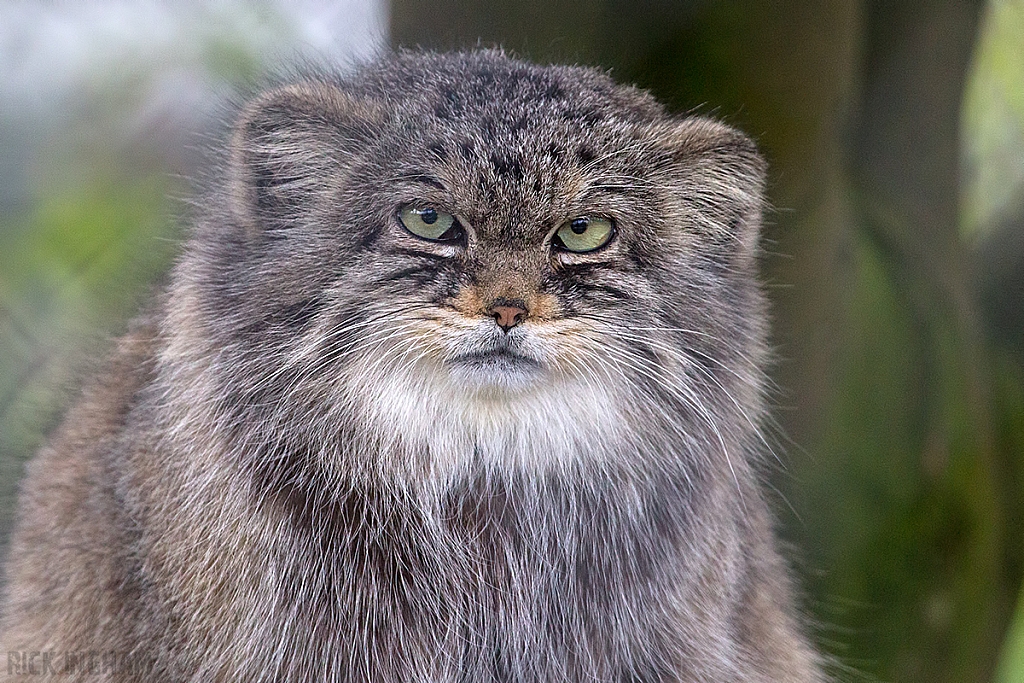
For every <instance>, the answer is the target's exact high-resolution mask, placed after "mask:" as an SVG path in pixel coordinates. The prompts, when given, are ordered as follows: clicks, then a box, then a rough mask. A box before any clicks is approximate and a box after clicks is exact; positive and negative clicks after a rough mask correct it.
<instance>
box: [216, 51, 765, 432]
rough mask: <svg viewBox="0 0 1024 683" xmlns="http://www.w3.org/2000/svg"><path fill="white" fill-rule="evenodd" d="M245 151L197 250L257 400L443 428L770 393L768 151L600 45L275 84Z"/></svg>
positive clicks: (705, 415)
mask: <svg viewBox="0 0 1024 683" xmlns="http://www.w3.org/2000/svg"><path fill="white" fill-rule="evenodd" d="M230 175H231V191H230V194H229V196H228V201H227V202H226V203H225V204H226V213H225V214H224V215H223V216H222V218H221V219H220V220H219V221H218V220H212V221H210V225H208V226H207V228H206V229H210V230H222V231H223V230H233V231H234V235H235V239H234V240H233V241H229V240H224V239H217V240H210V241H209V244H210V245H214V246H215V248H216V249H217V250H218V251H216V252H211V253H208V254H205V255H203V259H202V260H201V264H202V265H201V269H204V271H203V272H204V273H205V275H204V278H205V282H206V283H207V286H208V287H211V288H216V289H217V296H216V297H209V298H208V303H207V308H210V309H214V308H218V310H216V311H213V314H212V315H211V316H210V323H209V324H210V326H211V327H213V328H215V329H216V330H218V331H219V332H220V337H221V339H222V340H223V347H224V348H225V349H230V352H231V353H238V354H239V356H240V357H241V360H240V362H241V363H243V364H244V365H245V367H246V368H248V369H249V370H250V373H249V376H248V378H249V379H250V382H251V384H250V389H251V394H246V398H245V399H244V400H245V401H248V402H250V403H252V404H259V405H277V406H281V405H284V406H290V405H300V406H304V407H303V408H302V410H306V411H313V412H316V411H321V412H322V411H329V410H330V406H333V405H338V404H349V405H351V404H359V405H362V406H369V407H370V408H369V409H371V410H375V411H378V412H380V413H381V414H382V415H385V416H386V418H387V420H388V421H391V422H394V421H398V422H402V421H406V422H408V421H410V420H414V421H417V423H418V424H421V428H422V431H423V432H424V433H430V432H431V430H434V431H436V430H437V429H438V425H439V424H442V423H443V422H444V421H445V420H456V421H464V420H466V419H470V418H468V417H467V416H471V420H472V421H474V422H475V423H479V424H485V423H488V422H489V421H493V420H495V419H498V420H500V419H502V418H499V417H495V416H496V415H507V414H512V413H514V414H516V415H517V419H518V420H519V421H520V422H523V421H524V420H525V421H526V422H529V421H530V419H533V418H529V417H528V416H529V415H534V416H535V418H536V420H537V421H538V423H540V422H543V421H544V420H548V424H549V425H550V421H551V420H552V419H557V418H553V417H552V416H553V415H559V414H566V413H569V414H576V415H580V414H582V415H587V416H589V417H587V418H586V419H585V420H583V422H582V423H579V424H583V423H585V427H582V428H581V429H583V430H584V431H586V430H587V429H597V428H599V427H600V425H601V424H602V420H604V418H603V417H602V411H603V414H604V415H609V414H611V413H612V412H614V413H616V414H617V415H621V413H622V412H623V411H624V410H626V409H627V408H628V409H629V410H636V409H637V408H636V407H637V406H646V407H644V408H643V409H642V410H641V412H643V411H644V410H646V411H647V412H650V410H651V409H655V410H658V411H663V412H664V411H666V410H668V411H670V412H671V411H674V410H676V407H675V406H684V407H685V406H688V408H687V409H688V410H689V411H690V412H691V413H693V414H694V415H696V416H697V417H695V418H694V419H695V420H697V421H702V420H703V421H704V422H707V421H709V420H710V416H711V415H712V413H714V412H715V411H719V412H721V411H723V410H732V409H733V408H730V406H735V407H736V409H738V410H740V411H741V412H742V411H743V410H744V409H745V407H749V406H751V405H752V402H753V401H755V399H754V398H753V395H754V394H756V393H757V392H758V391H759V388H758V387H759V383H760V380H759V378H758V377H757V376H756V367H757V365H758V363H759V361H760V354H761V353H762V346H763V341H762V333H761V328H760V310H761V298H760V292H759V291H758V288H757V284H756V281H755V278H754V265H755V264H754V257H755V253H756V240H757V230H758V226H759V216H760V209H761V183H762V179H761V177H762V164H761V161H760V158H759V156H758V155H757V153H756V151H755V150H754V148H753V146H752V144H751V143H750V142H749V141H748V140H747V139H746V138H744V137H743V136H741V135H740V134H738V133H736V132H735V131H732V130H731V129H729V128H727V127H725V126H722V125H720V124H717V123H713V122H710V121H707V120H703V119H686V120H676V119H673V118H671V117H669V116H667V115H666V114H664V113H663V111H662V110H661V108H660V107H659V106H658V105H657V104H656V103H654V101H653V100H652V99H651V98H650V97H649V96H648V95H646V94H645V93H642V92H640V91H638V90H635V89H632V88H626V87H622V86H618V85H615V84H614V83H612V82H611V81H610V80H609V79H607V77H605V76H604V75H602V74H600V73H597V72H594V71H590V70H586V69H579V68H568V67H538V66H533V65H528V64H525V63H522V62H518V61H515V60H511V59H509V58H507V57H505V56H504V55H501V54H498V53H493V52H482V53H475V54H473V55H470V56H469V57H468V58H467V56H466V55H462V56H460V57H458V58H452V57H450V56H446V55H429V56H427V57H426V58H424V56H423V55H418V56H416V58H415V59H407V58H403V56H402V55H399V56H396V57H394V58H392V59H391V60H390V61H385V62H383V63H380V64H378V65H376V66H374V67H372V68H369V69H366V70H364V71H363V72H359V73H357V74H356V75H355V76H352V77H350V78H349V79H348V80H346V81H333V82H332V81H331V80H329V79H325V80H321V81H312V80H311V81H308V82H305V83H303V84H300V85H297V86H289V87H286V88H282V89H279V90H276V91H271V92H270V93H268V94H266V95H264V96H262V97H261V98H259V99H257V100H256V101H255V102H254V103H253V104H252V105H251V106H250V107H249V109H248V110H247V111H246V112H245V114H244V115H243V118H242V121H241V122H240V124H239V125H238V127H237V129H236V132H235V139H234V145H233V152H232V159H231V164H230ZM198 242H199V244H200V247H199V252H200V253H202V245H203V240H202V235H201V234H200V238H199V240H198ZM225 244H230V245H231V246H232V249H231V250H230V251H229V250H225V248H224V246H223V245H225ZM209 302H215V305H214V304H211V303H209ZM221 353H228V351H226V350H225V351H221ZM237 379H238V378H234V379H233V381H232V386H233V387H235V388H236V389H237V387H238V386H239V384H240V383H239V382H238V381H237ZM296 410H299V409H296ZM627 412H628V411H627ZM452 416H454V417H452ZM734 422H737V421H736V420H734ZM573 425H577V422H573V423H572V424H570V423H569V422H565V423H564V424H562V428H563V429H564V430H568V431H572V430H573V429H575V428H576V427H574V426H573ZM716 429H717V427H716ZM705 431H707V430H706V429H705Z"/></svg>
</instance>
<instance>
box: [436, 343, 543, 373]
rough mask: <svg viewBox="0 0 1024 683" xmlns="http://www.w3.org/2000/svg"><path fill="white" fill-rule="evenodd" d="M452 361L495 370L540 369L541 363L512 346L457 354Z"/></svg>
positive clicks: (462, 364)
mask: <svg viewBox="0 0 1024 683" xmlns="http://www.w3.org/2000/svg"><path fill="white" fill-rule="evenodd" d="M451 362H452V363H454V364H456V365H461V366H463V367H470V368H478V369H481V370H494V371H499V372H500V371H502V370H508V371H523V370H533V369H538V370H539V369H540V363H539V362H538V361H537V360H536V359H534V358H530V357H529V356H524V355H523V354H521V353H519V352H517V351H514V350H512V349H510V348H496V349H484V350H482V351H471V352H469V353H462V354H459V355H458V356H455V357H454V358H453V359H452V361H451Z"/></svg>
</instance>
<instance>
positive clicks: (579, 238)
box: [555, 217, 615, 254]
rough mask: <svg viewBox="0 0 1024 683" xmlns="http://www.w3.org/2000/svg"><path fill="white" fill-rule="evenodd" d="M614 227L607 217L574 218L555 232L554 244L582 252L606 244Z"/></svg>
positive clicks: (568, 249)
mask: <svg viewBox="0 0 1024 683" xmlns="http://www.w3.org/2000/svg"><path fill="white" fill-rule="evenodd" d="M614 234H615V228H614V226H613V225H612V222H611V221H610V220H608V219H607V218H585V217H582V218H574V219H572V220H571V221H566V222H565V223H563V224H562V227H560V228H559V229H558V232H556V233H555V246H557V247H560V248H562V249H564V250H566V251H572V252H575V253H577V254H582V253H584V252H588V251H594V250H595V249H600V248H601V247H603V246H604V245H606V244H608V241H609V240H611V238H612V235H614Z"/></svg>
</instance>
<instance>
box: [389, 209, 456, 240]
mask: <svg viewBox="0 0 1024 683" xmlns="http://www.w3.org/2000/svg"><path fill="white" fill-rule="evenodd" d="M398 220H399V221H401V223H402V225H403V226H405V229H406V230H408V231H409V232H411V233H412V234H414V235H416V236H417V237H422V238H423V239H427V240H432V241H435V242H450V241H455V240H461V239H462V237H463V235H464V234H465V233H464V231H463V229H462V226H461V225H459V222H458V221H457V220H455V217H454V216H452V215H451V214H450V213H445V212H444V211H438V210H437V209H436V208H434V207H432V206H414V205H410V206H406V207H403V208H402V209H401V210H399V212H398Z"/></svg>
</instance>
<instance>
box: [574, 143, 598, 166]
mask: <svg viewBox="0 0 1024 683" xmlns="http://www.w3.org/2000/svg"><path fill="white" fill-rule="evenodd" d="M595 158H597V153H596V152H594V148H593V147H591V146H590V145H580V146H579V147H577V148H576V159H577V160H578V161H579V162H580V164H582V165H584V166H585V165H586V164H589V163H590V162H591V161H593V160H594V159H595Z"/></svg>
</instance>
